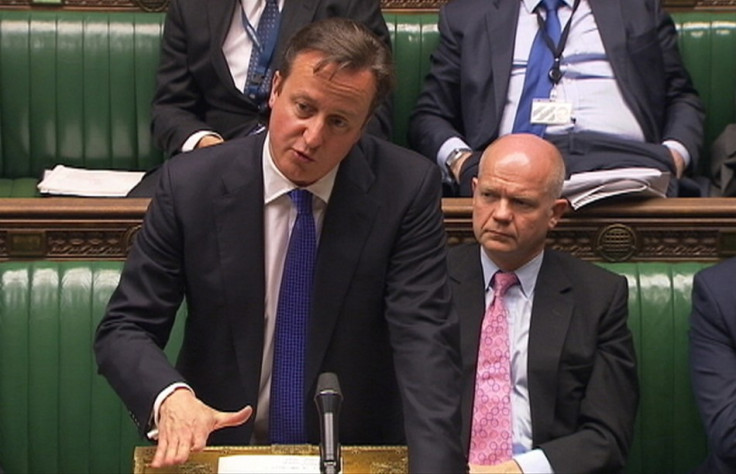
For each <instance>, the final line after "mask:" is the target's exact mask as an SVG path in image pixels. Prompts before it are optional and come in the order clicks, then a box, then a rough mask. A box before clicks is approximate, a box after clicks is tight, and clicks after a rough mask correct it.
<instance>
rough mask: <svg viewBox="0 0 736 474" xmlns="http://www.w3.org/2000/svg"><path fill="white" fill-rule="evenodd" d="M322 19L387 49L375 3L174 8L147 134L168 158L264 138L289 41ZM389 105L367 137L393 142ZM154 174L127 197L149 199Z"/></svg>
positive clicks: (188, 0) (235, 1)
mask: <svg viewBox="0 0 736 474" xmlns="http://www.w3.org/2000/svg"><path fill="white" fill-rule="evenodd" d="M328 17H344V18H351V19H354V20H356V21H359V22H363V23H365V25H366V26H368V27H369V28H370V29H371V30H372V31H373V32H374V33H376V34H377V35H378V36H379V37H380V38H381V40H382V41H384V42H385V43H386V45H389V46H390V37H389V33H388V29H387V28H386V22H385V21H384V19H383V15H382V14H381V9H380V3H379V1H378V0H318V1H317V0H315V1H305V0H293V1H292V0H289V1H288V2H287V1H286V0H210V1H207V2H203V1H202V0H172V2H171V4H170V5H169V8H168V12H167V14H166V24H165V27H164V35H163V40H162V47H161V60H160V64H159V69H158V73H157V75H156V92H155V95H154V98H153V109H152V122H151V131H152V134H153V139H154V140H155V142H156V145H157V146H158V147H160V148H161V149H162V150H163V151H164V154H165V155H166V156H167V157H170V156H173V155H175V154H177V153H180V152H187V151H191V150H193V149H195V148H200V147H204V146H209V145H215V144H218V143H221V142H223V141H224V140H230V139H232V138H235V137H239V136H244V135H249V134H252V133H257V132H259V131H262V130H263V129H264V127H265V126H266V124H267V123H268V112H269V109H268V95H269V92H270V89H271V78H272V76H273V71H275V70H276V69H278V68H279V67H280V64H278V58H280V57H281V55H282V53H283V50H284V47H285V46H286V42H287V41H288V39H289V38H290V37H291V36H292V35H293V34H294V33H295V32H296V31H298V30H299V29H300V28H301V27H303V26H305V25H308V24H309V23H312V22H314V21H316V20H319V19H322V18H328ZM389 104H390V101H389V100H388V99H387V100H386V101H385V102H384V103H383V104H381V106H380V107H379V108H378V109H377V111H376V114H374V118H373V119H372V120H371V122H370V124H369V126H368V131H369V132H371V133H374V134H376V135H378V136H380V137H383V138H390V136H391V107H390V106H389ZM157 179H158V170H157V169H156V170H153V171H152V172H151V173H149V174H148V175H147V176H146V177H145V178H144V180H143V181H142V182H141V183H140V184H139V185H138V187H136V188H135V189H134V190H133V191H132V192H131V193H130V194H129V196H130V197H151V196H152V195H153V192H154V190H155V184H156V180H157Z"/></svg>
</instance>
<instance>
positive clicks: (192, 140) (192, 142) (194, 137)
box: [181, 130, 222, 153]
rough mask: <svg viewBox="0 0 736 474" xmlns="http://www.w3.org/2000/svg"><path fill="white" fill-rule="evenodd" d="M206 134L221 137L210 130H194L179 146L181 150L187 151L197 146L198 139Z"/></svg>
mask: <svg viewBox="0 0 736 474" xmlns="http://www.w3.org/2000/svg"><path fill="white" fill-rule="evenodd" d="M207 135H212V136H215V137H218V138H220V139H222V137H221V136H220V134H219V133H215V132H213V131H211V130H200V131H199V132H194V133H192V134H191V135H189V138H187V139H186V141H185V142H184V144H183V145H182V146H181V151H182V152H184V153H186V152H188V151H192V150H194V147H195V146H197V143H199V141H200V140H201V139H202V138H203V137H206V136H207Z"/></svg>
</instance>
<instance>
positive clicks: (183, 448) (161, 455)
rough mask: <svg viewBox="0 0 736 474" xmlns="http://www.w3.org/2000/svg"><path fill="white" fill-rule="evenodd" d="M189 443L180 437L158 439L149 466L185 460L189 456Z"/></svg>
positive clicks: (156, 466) (174, 463)
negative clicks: (169, 439)
mask: <svg viewBox="0 0 736 474" xmlns="http://www.w3.org/2000/svg"><path fill="white" fill-rule="evenodd" d="M189 451H190V443H189V442H187V441H182V440H181V439H178V438H177V439H174V440H171V441H168V440H166V439H163V440H159V443H158V447H157V448H156V454H155V455H154V456H153V461H151V467H155V468H159V467H166V466H174V465H176V464H181V463H184V462H186V460H187V459H188V458H189Z"/></svg>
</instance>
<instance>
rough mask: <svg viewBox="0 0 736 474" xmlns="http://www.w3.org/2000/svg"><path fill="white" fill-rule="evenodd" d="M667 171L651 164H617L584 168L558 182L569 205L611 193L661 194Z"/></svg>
mask: <svg viewBox="0 0 736 474" xmlns="http://www.w3.org/2000/svg"><path fill="white" fill-rule="evenodd" d="M669 182H670V173H668V172H666V171H660V170H658V169H654V168H619V169H615V170H602V171H588V172H585V173H576V174H573V175H572V176H570V178H569V179H567V180H566V181H565V183H564V184H563V186H562V197H564V198H566V199H567V200H568V201H570V205H571V206H572V208H573V209H578V208H580V207H582V206H585V205H586V204H590V203H592V202H595V201H598V200H599V199H604V198H608V197H613V196H621V195H636V196H656V197H665V196H666V194H667V186H668V185H669Z"/></svg>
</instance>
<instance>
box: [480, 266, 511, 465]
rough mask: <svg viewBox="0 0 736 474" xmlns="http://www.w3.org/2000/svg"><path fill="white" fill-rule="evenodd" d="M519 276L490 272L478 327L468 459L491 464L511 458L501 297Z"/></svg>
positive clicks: (504, 311)
mask: <svg viewBox="0 0 736 474" xmlns="http://www.w3.org/2000/svg"><path fill="white" fill-rule="evenodd" d="M518 283H519V279H518V278H516V275H515V274H513V273H504V272H500V271H499V272H496V274H495V275H493V281H492V282H491V284H492V286H493V302H492V303H491V304H490V306H488V310H487V311H486V314H485V316H484V317H483V325H482V326H481V334H480V345H479V350H478V368H477V372H476V376H475V399H474V402H473V427H472V431H471V433H470V462H471V463H472V464H482V465H493V464H497V463H499V462H503V461H508V460H509V459H511V444H512V440H511V361H510V350H509V323H508V311H507V309H506V305H505V303H504V298H503V296H504V295H505V294H506V290H508V289H509V288H510V287H512V286H513V285H516V284H518Z"/></svg>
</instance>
